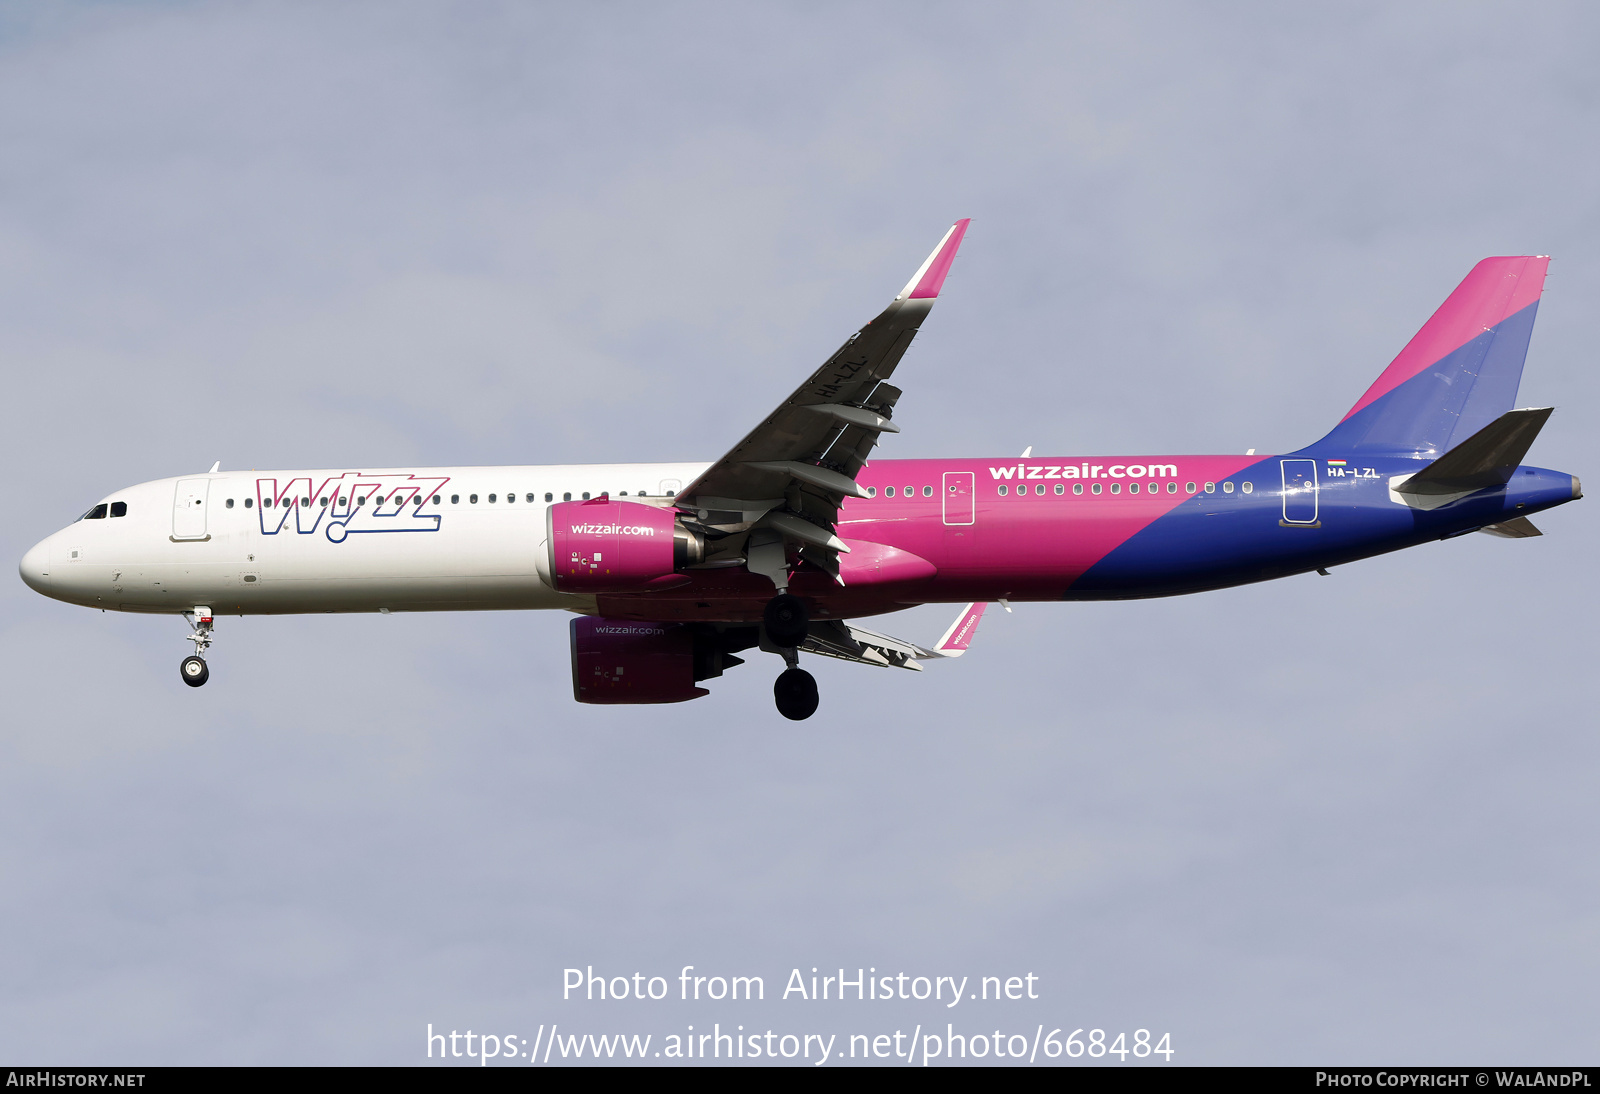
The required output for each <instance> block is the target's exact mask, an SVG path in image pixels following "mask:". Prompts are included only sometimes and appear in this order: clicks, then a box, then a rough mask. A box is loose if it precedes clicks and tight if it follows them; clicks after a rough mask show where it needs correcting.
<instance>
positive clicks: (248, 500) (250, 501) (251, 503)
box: [244, 498, 255, 509]
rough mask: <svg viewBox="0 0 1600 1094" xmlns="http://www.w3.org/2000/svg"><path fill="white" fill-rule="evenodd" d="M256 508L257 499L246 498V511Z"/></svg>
mask: <svg viewBox="0 0 1600 1094" xmlns="http://www.w3.org/2000/svg"><path fill="white" fill-rule="evenodd" d="M254 506H255V499H254V498H245V499H244V507H245V508H246V509H251V508H254Z"/></svg>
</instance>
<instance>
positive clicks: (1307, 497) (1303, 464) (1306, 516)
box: [1281, 460, 1317, 524]
mask: <svg viewBox="0 0 1600 1094" xmlns="http://www.w3.org/2000/svg"><path fill="white" fill-rule="evenodd" d="M1281 462H1282V464H1283V522H1284V523H1285V524H1315V523H1317V461H1316V460H1283V461H1281Z"/></svg>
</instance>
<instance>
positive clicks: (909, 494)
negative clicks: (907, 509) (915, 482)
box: [905, 486, 917, 498]
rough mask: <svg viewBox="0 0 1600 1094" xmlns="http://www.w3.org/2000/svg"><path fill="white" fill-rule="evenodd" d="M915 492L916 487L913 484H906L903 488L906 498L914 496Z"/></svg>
mask: <svg viewBox="0 0 1600 1094" xmlns="http://www.w3.org/2000/svg"><path fill="white" fill-rule="evenodd" d="M916 493H917V488H916V487H915V486H908V487H906V488H905V495H906V497H908V498H910V497H915V496H916Z"/></svg>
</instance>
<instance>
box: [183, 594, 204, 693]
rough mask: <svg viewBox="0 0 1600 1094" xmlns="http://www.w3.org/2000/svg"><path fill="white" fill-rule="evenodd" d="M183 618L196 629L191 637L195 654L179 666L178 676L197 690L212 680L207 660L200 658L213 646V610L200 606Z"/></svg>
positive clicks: (185, 613)
mask: <svg viewBox="0 0 1600 1094" xmlns="http://www.w3.org/2000/svg"><path fill="white" fill-rule="evenodd" d="M183 617H184V618H185V619H187V620H188V621H189V623H190V624H191V625H192V626H193V627H194V633H193V634H191V635H190V636H189V641H191V642H193V643H194V653H193V654H192V655H190V656H188V657H185V658H184V659H183V663H182V664H181V665H179V666H178V675H179V676H181V677H183V682H184V683H185V684H188V685H189V686H190V687H192V688H197V687H199V686H200V685H201V684H203V683H205V682H206V681H207V680H209V679H211V670H210V669H209V668H207V667H206V659H205V658H204V657H201V656H200V655H201V654H202V653H205V652H206V650H207V649H209V648H210V646H211V627H212V624H211V609H210V608H207V607H206V606H204V605H200V606H198V607H196V608H195V610H194V611H192V612H184V613H183Z"/></svg>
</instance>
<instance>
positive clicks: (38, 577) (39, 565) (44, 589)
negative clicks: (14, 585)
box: [17, 540, 50, 596]
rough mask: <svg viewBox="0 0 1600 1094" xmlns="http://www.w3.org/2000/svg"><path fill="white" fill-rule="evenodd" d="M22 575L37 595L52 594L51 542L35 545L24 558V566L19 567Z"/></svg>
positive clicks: (46, 541)
mask: <svg viewBox="0 0 1600 1094" xmlns="http://www.w3.org/2000/svg"><path fill="white" fill-rule="evenodd" d="M17 570H18V572H19V573H21V574H22V580H23V581H24V582H25V583H26V584H27V586H28V588H30V589H32V590H33V591H34V592H36V593H44V594H45V595H47V596H48V595H49V593H50V548H49V540H45V541H44V542H41V543H35V544H34V545H33V547H32V548H31V549H30V550H29V551H28V553H27V554H25V555H23V556H22V564H21V565H20V566H18V567H17Z"/></svg>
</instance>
